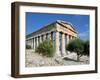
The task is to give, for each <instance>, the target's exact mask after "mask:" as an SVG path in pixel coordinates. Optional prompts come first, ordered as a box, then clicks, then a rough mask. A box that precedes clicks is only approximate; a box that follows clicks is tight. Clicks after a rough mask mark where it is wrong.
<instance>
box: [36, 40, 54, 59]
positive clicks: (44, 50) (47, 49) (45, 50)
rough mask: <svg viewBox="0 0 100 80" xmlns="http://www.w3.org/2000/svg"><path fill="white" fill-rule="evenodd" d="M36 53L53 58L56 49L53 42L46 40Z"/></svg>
mask: <svg viewBox="0 0 100 80" xmlns="http://www.w3.org/2000/svg"><path fill="white" fill-rule="evenodd" d="M35 52H37V53H39V54H42V55H43V56H47V57H53V55H54V48H53V42H52V40H44V41H43V42H42V43H40V44H39V45H38V47H37V48H36V50H35Z"/></svg>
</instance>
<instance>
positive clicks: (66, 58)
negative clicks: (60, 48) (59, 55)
mask: <svg viewBox="0 0 100 80" xmlns="http://www.w3.org/2000/svg"><path fill="white" fill-rule="evenodd" d="M63 59H64V60H66V61H74V62H78V61H77V60H74V59H71V58H68V57H64V58H63Z"/></svg>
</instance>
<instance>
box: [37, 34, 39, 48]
mask: <svg viewBox="0 0 100 80" xmlns="http://www.w3.org/2000/svg"><path fill="white" fill-rule="evenodd" d="M38 39H39V38H38V36H37V46H38V43H39V42H38V41H39V40H38Z"/></svg>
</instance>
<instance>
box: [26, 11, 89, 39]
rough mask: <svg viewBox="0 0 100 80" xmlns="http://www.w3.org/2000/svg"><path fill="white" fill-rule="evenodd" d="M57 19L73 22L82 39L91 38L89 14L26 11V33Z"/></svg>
mask: <svg viewBox="0 0 100 80" xmlns="http://www.w3.org/2000/svg"><path fill="white" fill-rule="evenodd" d="M56 20H63V21H67V22H70V23H72V24H73V26H74V28H75V30H76V31H77V32H78V36H79V37H80V38H81V39H83V40H87V39H89V15H75V14H51V13H50V14H49V13H33V12H26V34H29V33H32V32H34V31H36V30H38V29H40V28H41V27H43V26H44V25H46V24H48V23H52V22H54V21H56Z"/></svg>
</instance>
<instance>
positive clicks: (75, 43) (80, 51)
mask: <svg viewBox="0 0 100 80" xmlns="http://www.w3.org/2000/svg"><path fill="white" fill-rule="evenodd" d="M84 44H85V43H84V41H83V40H80V39H75V40H72V41H70V42H69V44H68V45H67V46H66V50H68V51H70V52H76V53H77V61H79V60H80V57H81V56H82V55H87V54H86V53H84Z"/></svg>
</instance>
